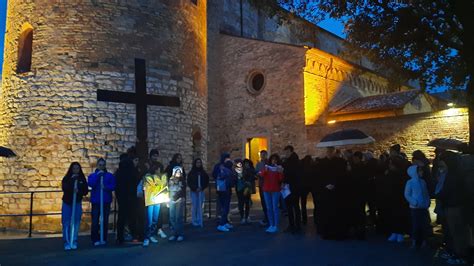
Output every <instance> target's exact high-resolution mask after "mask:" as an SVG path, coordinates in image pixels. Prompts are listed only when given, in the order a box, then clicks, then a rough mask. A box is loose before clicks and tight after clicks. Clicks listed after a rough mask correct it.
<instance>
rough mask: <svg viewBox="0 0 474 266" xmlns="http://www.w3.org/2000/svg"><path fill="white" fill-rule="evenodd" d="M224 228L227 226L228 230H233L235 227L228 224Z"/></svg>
mask: <svg viewBox="0 0 474 266" xmlns="http://www.w3.org/2000/svg"><path fill="white" fill-rule="evenodd" d="M224 226H225V227H226V228H227V229H232V228H234V226H233V225H231V224H230V223H226V224H225V225H224Z"/></svg>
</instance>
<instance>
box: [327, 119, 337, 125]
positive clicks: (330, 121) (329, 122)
mask: <svg viewBox="0 0 474 266" xmlns="http://www.w3.org/2000/svg"><path fill="white" fill-rule="evenodd" d="M328 124H329V125H330V124H336V120H329V121H328Z"/></svg>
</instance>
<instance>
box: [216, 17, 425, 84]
mask: <svg viewBox="0 0 474 266" xmlns="http://www.w3.org/2000/svg"><path fill="white" fill-rule="evenodd" d="M313 25H314V24H313ZM219 34H221V35H226V36H230V37H234V38H239V39H245V40H252V41H258V42H264V43H273V44H279V45H285V46H291V47H297V48H303V49H308V48H309V49H315V50H318V51H320V52H322V53H325V54H328V55H330V56H334V57H337V59H338V60H341V61H342V62H344V63H346V64H348V65H352V66H354V67H356V68H358V69H359V70H362V71H365V72H368V73H372V74H374V75H377V76H379V77H381V78H384V79H386V80H387V81H390V80H391V79H390V78H388V77H387V76H386V75H384V74H382V73H379V72H376V71H375V70H372V69H369V68H367V67H365V66H362V65H360V64H357V63H355V62H351V61H348V60H346V59H344V58H341V57H340V56H338V55H335V54H333V53H330V52H327V51H324V50H321V49H319V48H317V47H314V46H309V45H301V44H293V43H286V42H276V41H269V40H262V39H258V38H254V37H249V36H241V35H238V34H235V33H231V32H227V31H225V30H219ZM400 86H405V87H407V88H410V89H414V90H419V89H417V88H414V87H412V86H410V85H409V84H407V83H402V84H400Z"/></svg>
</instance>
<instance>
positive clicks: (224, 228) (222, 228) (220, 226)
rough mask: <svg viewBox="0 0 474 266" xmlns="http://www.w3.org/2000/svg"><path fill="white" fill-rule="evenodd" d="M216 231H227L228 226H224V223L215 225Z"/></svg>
mask: <svg viewBox="0 0 474 266" xmlns="http://www.w3.org/2000/svg"><path fill="white" fill-rule="evenodd" d="M217 231H221V232H229V231H230V230H229V228H227V227H225V226H224V225H219V226H218V227H217Z"/></svg>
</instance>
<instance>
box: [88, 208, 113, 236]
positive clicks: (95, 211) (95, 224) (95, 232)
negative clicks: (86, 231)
mask: <svg viewBox="0 0 474 266" xmlns="http://www.w3.org/2000/svg"><path fill="white" fill-rule="evenodd" d="M109 214H110V203H104V241H107V234H108V232H109ZM99 218H100V204H92V224H91V240H92V243H95V242H97V241H99V240H100V232H99V231H100V228H99V226H100V224H99Z"/></svg>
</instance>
